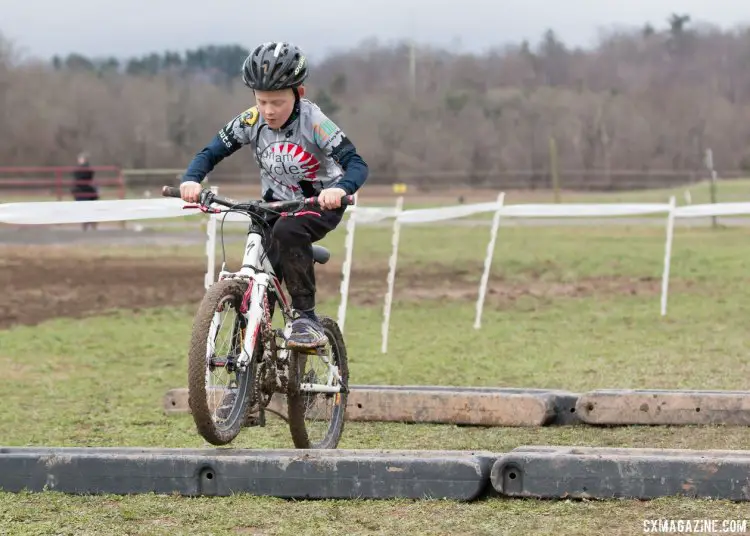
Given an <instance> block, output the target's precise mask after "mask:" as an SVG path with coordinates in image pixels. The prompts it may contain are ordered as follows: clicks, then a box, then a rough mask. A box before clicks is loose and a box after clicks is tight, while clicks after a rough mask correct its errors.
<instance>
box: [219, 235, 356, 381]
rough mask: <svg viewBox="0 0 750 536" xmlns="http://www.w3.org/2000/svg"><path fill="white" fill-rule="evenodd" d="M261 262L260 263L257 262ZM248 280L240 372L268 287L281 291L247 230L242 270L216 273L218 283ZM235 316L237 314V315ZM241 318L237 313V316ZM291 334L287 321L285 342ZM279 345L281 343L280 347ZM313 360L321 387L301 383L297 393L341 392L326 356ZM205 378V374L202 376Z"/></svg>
mask: <svg viewBox="0 0 750 536" xmlns="http://www.w3.org/2000/svg"><path fill="white" fill-rule="evenodd" d="M253 225H254V224H253ZM261 259H262V261H261ZM234 278H237V279H249V280H250V285H251V290H250V300H249V307H248V310H247V312H246V313H244V316H245V320H246V321H247V329H246V332H245V333H246V335H245V340H244V341H243V345H242V353H241V355H240V357H239V359H238V360H237V364H238V366H240V367H241V368H244V367H245V366H247V364H248V362H249V361H250V359H251V357H252V355H253V352H254V349H255V345H256V343H257V340H258V337H259V336H260V330H261V327H262V325H263V322H264V321H265V312H266V311H265V307H264V300H263V298H264V297H265V295H266V292H267V290H268V287H269V285H273V286H274V287H275V288H276V290H277V291H278V295H279V296H282V297H283V296H284V293H283V292H282V289H281V284H280V282H279V280H278V279H277V278H276V274H275V272H274V269H273V266H272V265H271V262H270V260H269V259H268V255H267V254H266V251H265V249H264V247H263V244H262V237H261V235H260V234H259V233H258V232H257V231H255V230H254V229H252V228H251V230H250V231H249V232H248V234H247V239H246V241H245V252H244V254H243V257H242V267H241V268H240V269H239V271H237V272H229V271H226V270H224V266H222V269H221V270H220V271H219V275H218V279H219V280H222V279H234ZM279 305H280V306H281V307H282V308H283V309H284V311H283V313H282V314H284V316H286V314H285V313H286V311H287V310H288V304H287V303H283V304H279ZM238 313H239V311H238ZM219 314H220V313H218V312H215V313H214V319H213V322H211V327H210V328H209V330H210V331H209V337H208V344H209V346H210V345H212V344H213V343H214V340H215V338H216V333H217V331H218V329H219V326H220V324H221V320H220V317H219ZM239 314H241V313H239ZM291 332H292V323H291V322H290V321H288V320H287V322H286V324H285V326H284V332H283V333H284V339H288V338H289V336H290V335H291ZM282 344H283V343H282ZM213 350H214V349H213V348H210V347H209V348H207V351H208V352H209V355H211V354H212V353H213ZM289 352H290V350H289V349H287V348H285V345H284V346H282V347H281V348H280V349H279V357H280V358H282V359H285V358H288V357H289ZM313 355H314V356H315V355H317V357H319V358H321V359H322V360H323V362H324V363H325V364H326V366H327V367H328V374H327V379H326V380H327V381H326V383H325V384H318V383H315V384H312V383H302V384H300V391H306V392H315V393H339V392H341V381H342V378H341V375H340V374H339V369H338V367H337V366H336V365H334V364H332V363H331V361H330V360H329V359H328V356H326V355H324V354H322V353H319V354H313ZM206 374H208V371H207V372H206ZM334 380H337V382H338V385H332V384H333V381H334Z"/></svg>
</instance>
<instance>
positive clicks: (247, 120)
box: [240, 106, 258, 127]
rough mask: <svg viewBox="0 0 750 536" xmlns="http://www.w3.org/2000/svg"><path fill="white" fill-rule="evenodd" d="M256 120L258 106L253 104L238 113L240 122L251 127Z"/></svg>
mask: <svg viewBox="0 0 750 536" xmlns="http://www.w3.org/2000/svg"><path fill="white" fill-rule="evenodd" d="M257 120H258V107H257V106H253V107H252V108H248V109H247V110H245V111H244V112H242V113H241V114H240V124H242V125H245V126H248V127H251V126H253V125H254V124H255V122H256V121H257Z"/></svg>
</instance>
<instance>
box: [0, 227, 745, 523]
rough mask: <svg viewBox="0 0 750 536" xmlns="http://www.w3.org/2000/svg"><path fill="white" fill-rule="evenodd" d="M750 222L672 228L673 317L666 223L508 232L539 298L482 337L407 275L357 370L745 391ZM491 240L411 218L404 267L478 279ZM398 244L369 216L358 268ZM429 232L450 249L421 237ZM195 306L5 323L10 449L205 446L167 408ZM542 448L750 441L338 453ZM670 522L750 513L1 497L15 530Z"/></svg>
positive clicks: (370, 433) (374, 378)
mask: <svg viewBox="0 0 750 536" xmlns="http://www.w3.org/2000/svg"><path fill="white" fill-rule="evenodd" d="M749 234H750V230H743V229H726V230H720V231H711V230H709V229H692V230H684V229H681V230H679V231H678V232H676V235H675V250H674V255H673V259H672V289H673V290H672V293H671V296H670V309H669V314H668V316H667V317H666V318H661V317H660V316H659V296H658V287H659V284H658V278H659V277H660V275H661V269H662V262H663V247H664V233H663V230H659V229H639V228H625V227H617V228H593V229H588V228H587V229H577V228H576V229H535V228H534V229H532V228H508V229H503V230H502V232H501V235H500V238H499V240H498V246H497V251H496V256H495V263H494V270H493V281H495V282H497V281H500V282H502V285H501V287H502V288H515V289H524V288H528V289H535V290H536V291H535V292H534V293H530V294H526V295H521V296H520V297H518V298H517V299H512V300H511V299H504V298H502V297H498V296H494V297H493V296H490V298H489V299H488V302H487V306H486V309H485V313H484V322H483V324H484V327H483V329H482V330H481V331H479V332H476V331H474V330H473V329H472V328H471V326H472V322H473V315H474V308H473V303H471V302H467V301H459V300H454V301H450V300H448V301H439V300H433V301H430V302H415V301H413V300H411V299H409V298H408V292H409V291H411V290H413V289H411V288H409V286H408V285H406V284H404V283H402V284H401V285H399V284H398V281H399V278H398V275H397V285H396V300H397V301H396V303H395V304H394V308H393V317H392V323H391V335H390V346H389V353H388V354H387V355H382V354H381V353H380V321H381V315H382V310H381V305H375V306H372V307H360V306H357V307H354V306H353V307H351V308H350V310H349V312H348V316H347V324H346V334H347V343H348V346H349V352H350V359H351V364H350V369H351V374H352V382H354V383H375V384H378V383H381V384H386V383H391V384H404V383H413V384H442V385H477V386H478V385H492V386H521V387H548V388H561V389H567V390H573V391H578V392H581V391H585V390H590V389H597V388H690V389H750V361H748V359H747V355H748V350H750V341H749V340H748V337H747V318H748V313H749V312H750V311H749V309H750V306H748V305H747V304H748V303H750V301H749V300H748V299H749V298H750V285H748V279H749V277H748V275H747V274H748V273H750V272H749V270H748V268H750V253H748V249H747V246H746V244H747V243H748V235H749ZM487 235H488V233H487V232H486V230H482V231H481V232H477V230H472V229H467V228H459V229H451V230H446V229H430V228H406V229H404V230H403V235H402V240H403V242H402V245H403V247H402V251H401V254H400V258H399V270H400V271H399V274H404V275H408V274H420V273H427V272H428V271H431V272H434V273H444V272H446V271H447V270H448V269H449V268H450V267H456V266H458V262H456V261H455V260H449V259H448V254H449V253H456V252H457V253H458V255H460V256H461V257H462V258H464V259H466V263H467V266H468V267H469V269H470V272H469V273H468V274H464V276H462V277H463V278H464V279H465V280H466V281H470V282H472V284H474V283H475V282H476V281H477V280H478V277H479V272H478V268H480V267H481V261H482V258H483V255H484V248H485V246H486V241H487ZM342 236H343V235H337V236H331V237H329V238H328V239H326V244H327V245H329V246H330V247H331V248H332V249H333V250H334V254H337V255H338V254H340V252H341V249H342V246H343V244H342ZM389 239H390V233H389V230H388V229H377V228H362V230H361V233H359V232H358V235H357V241H356V244H355V248H356V251H355V265H356V266H385V262H387V256H388V253H389V251H390V244H389ZM430 240H435V242H433V243H432V244H431V245H429V246H428V245H426V244H428V243H429V241H430ZM422 248H424V249H422ZM383 275H385V274H383ZM640 278H645V279H646V281H639V279H640ZM654 278H656V279H657V281H656V282H653V281H649V279H654ZM402 281H404V280H402ZM603 281H614V282H617V281H625V282H626V283H627V284H634V285H635V287H634V288H635V290H636V292H635V293H630V292H628V291H627V290H625V288H626V287H622V288H620V287H618V286H616V285H615V286H614V287H609V286H597V285H602V284H603V283H602V282H603ZM566 283H573V284H581V285H585V284H590V285H593V286H592V287H591V289H590V291H588V292H587V291H583V292H580V293H578V294H575V295H574V296H569V295H567V294H564V293H558V292H557V291H556V290H555V289H556V288H557V287H558V286H560V285H564V284H566ZM414 284H416V285H418V284H419V281H418V280H417V282H416V283H414ZM424 284H430V283H428V282H425V283H424ZM383 285H385V277H383ZM638 285H641V286H638ZM336 306H337V300H336V299H335V298H330V299H329V300H328V301H326V302H324V303H323V304H322V306H321V309H322V310H324V311H327V312H330V313H333V314H334V315H335V311H336ZM193 312H194V311H193V308H192V307H184V308H178V309H172V310H165V309H155V310H149V311H144V312H141V313H139V314H134V313H131V312H127V311H121V312H118V313H116V314H115V315H111V316H102V317H95V318H90V319H86V320H71V319H59V320H55V321H51V322H47V323H45V324H43V325H41V326H37V327H19V328H15V329H12V330H9V331H5V332H0V366H2V368H3V370H4V371H5V372H4V373H3V375H2V376H0V400H2V401H3V403H2V405H0V430H2V439H1V440H0V444H2V445H5V446H14V445H71V446H160V447H202V446H204V443H203V441H202V440H201V438H200V437H199V436H198V435H197V434H196V432H195V430H194V426H193V423H192V420H191V418H190V417H189V416H188V415H182V416H165V415H163V414H162V412H161V409H160V408H161V400H162V397H163V395H164V393H165V392H166V391H167V390H168V389H170V388H173V387H183V386H185V384H186V380H185V375H186V366H185V348H186V341H187V338H188V336H189V330H190V323H191V317H192V314H193ZM528 444H551V445H589V446H617V447H638V446H651V447H667V448H696V449H704V448H721V449H746V448H748V447H747V446H748V445H750V429H748V428H742V427H719V426H707V427H622V428H611V429H599V428H590V427H583V426H580V427H557V428H552V427H550V428H542V429H538V428H534V429H520V428H518V429H513V428H471V427H468V428H466V427H455V426H447V425H400V424H386V423H354V422H349V423H347V426H346V431H345V433H344V437H343V440H342V442H341V444H340V447H341V448H415V449H418V448H419V449H423V448H439V449H483V450H492V451H497V452H502V451H507V450H510V449H512V448H514V447H516V446H520V445H528ZM291 445H292V443H291V439H290V437H289V433H288V430H287V429H286V428H285V426H284V425H283V423H282V422H280V421H278V420H272V421H270V423H269V427H267V428H265V429H250V430H247V431H245V432H243V434H242V435H241V436H240V437H239V438H238V440H237V441H236V443H235V444H234V445H233V446H236V447H271V448H277V447H291ZM658 517H668V518H707V517H708V518H718V519H734V518H748V517H750V515H749V514H748V510H747V504H732V503H729V502H725V501H696V500H687V499H660V500H656V501H651V502H639V501H586V502H569V501H533V500H502V499H492V500H489V501H486V502H481V503H474V504H456V503H452V502H444V501H434V502H412V501H381V502H368V501H325V502H324V501H311V502H288V501H282V500H275V499H268V498H253V497H247V496H235V497H231V498H213V499H209V498H200V499H185V498H178V497H166V496H136V497H114V496H105V497H73V496H64V495H59V494H55V493H47V494H0V527H2V530H7V531H9V533H12V534H40V533H61V534H74V533H75V534H118V535H119V534H196V533H199V534H320V533H338V534H376V533H377V534H383V533H393V534H641V533H643V530H642V520H643V519H646V518H658ZM0 532H2V531H0Z"/></svg>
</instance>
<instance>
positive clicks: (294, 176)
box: [260, 141, 320, 192]
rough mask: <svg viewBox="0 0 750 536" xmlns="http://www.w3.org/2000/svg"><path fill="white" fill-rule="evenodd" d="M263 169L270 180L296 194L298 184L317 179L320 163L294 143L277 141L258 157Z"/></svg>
mask: <svg viewBox="0 0 750 536" xmlns="http://www.w3.org/2000/svg"><path fill="white" fill-rule="evenodd" d="M260 160H261V164H262V166H263V169H264V170H265V171H266V173H268V175H270V178H271V179H272V180H273V181H274V182H277V183H278V184H281V185H282V186H285V187H286V188H289V189H291V190H292V191H294V192H296V191H298V190H299V186H298V183H299V182H300V181H303V180H308V181H312V180H315V179H316V178H317V174H318V170H319V169H320V162H319V161H318V159H317V158H315V155H313V154H311V153H308V152H307V151H305V150H304V149H303V148H302V147H300V146H299V145H297V144H296V143H290V142H287V141H279V142H275V143H271V144H270V145H268V146H267V147H266V148H265V149H264V150H263V152H262V153H261V155H260Z"/></svg>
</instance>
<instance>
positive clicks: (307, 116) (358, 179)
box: [182, 99, 368, 201]
mask: <svg viewBox="0 0 750 536" xmlns="http://www.w3.org/2000/svg"><path fill="white" fill-rule="evenodd" d="M246 145H247V146H249V147H250V149H251V150H252V152H253V156H254V158H255V162H256V164H258V167H259V168H260V178H261V190H262V191H261V195H262V197H263V199H265V200H267V201H271V200H275V201H286V200H292V199H302V198H305V197H312V196H315V195H317V194H318V193H320V191H321V190H323V189H325V188H331V187H339V188H342V189H343V190H344V191H346V192H347V193H348V194H353V193H354V192H356V191H357V190H359V188H361V186H362V185H363V184H364V182H365V180H366V179H367V174H368V169H367V164H366V163H365V161H364V160H363V159H362V157H360V156H359V155H358V154H357V149H356V148H355V146H354V144H353V143H352V142H351V141H350V140H349V138H347V136H346V134H344V132H343V130H341V128H339V127H338V126H337V125H336V124H335V123H334V122H333V121H332V120H331V119H329V118H328V117H327V116H326V115H325V114H324V113H323V112H322V110H321V109H320V108H319V107H318V106H317V105H316V104H314V103H313V102H311V101H309V100H307V99H298V100H297V103H296V104H295V107H294V111H293V112H292V115H291V116H290V118H289V120H288V121H287V122H286V124H285V125H284V126H283V127H281V128H279V129H278V130H272V129H271V128H270V127H269V126H268V124H267V123H266V122H265V120H264V119H263V117H262V116H261V115H260V113H259V111H258V108H257V107H255V106H254V107H252V108H249V109H247V110H245V111H244V112H242V113H241V114H238V115H237V116H236V117H234V118H233V119H232V120H231V121H229V122H228V123H227V124H226V125H224V127H223V128H222V129H221V130H219V133H218V134H217V135H216V137H214V139H213V140H212V141H211V143H209V144H208V145H207V146H206V147H205V148H204V149H203V150H202V151H200V152H199V153H198V154H197V155H195V157H194V158H193V160H192V162H190V165H189V166H188V168H187V171H186V172H185V175H184V176H183V178H182V182H186V181H195V182H201V181H202V180H203V179H204V178H205V176H206V175H207V174H208V173H209V172H210V171H211V170H212V169H213V168H214V166H216V164H218V163H219V162H220V161H221V160H223V159H224V158H226V157H227V156H229V155H231V154H233V153H234V152H236V151H237V150H239V149H240V148H242V147H244V146H246Z"/></svg>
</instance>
